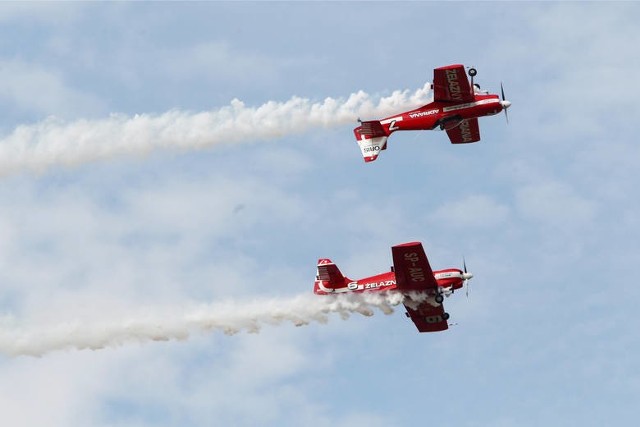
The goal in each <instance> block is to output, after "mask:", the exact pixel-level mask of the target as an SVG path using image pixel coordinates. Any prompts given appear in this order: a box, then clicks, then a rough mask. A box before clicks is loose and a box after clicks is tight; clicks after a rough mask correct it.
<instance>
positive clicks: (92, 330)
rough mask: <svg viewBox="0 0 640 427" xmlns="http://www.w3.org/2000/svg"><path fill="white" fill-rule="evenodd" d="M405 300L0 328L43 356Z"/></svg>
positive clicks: (312, 302) (373, 296)
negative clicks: (53, 352) (57, 351)
mask: <svg viewBox="0 0 640 427" xmlns="http://www.w3.org/2000/svg"><path fill="white" fill-rule="evenodd" d="M421 298H422V299H423V300H424V296H420V295H416V296H411V300H412V302H413V303H415V302H416V301H419V300H420V299H421ZM404 300H405V296H404V295H403V294H400V293H397V292H388V293H362V294H350V295H338V296H317V295H302V296H297V297H294V298H291V299H271V300H256V301H253V302H247V303H239V302H227V303H224V304H222V303H219V304H210V305H202V306H198V307H193V308H191V309H186V310H184V311H182V312H181V313H167V312H166V311H158V312H156V313H153V314H151V313H149V312H148V311H146V312H145V314H139V315H137V316H132V317H127V318H119V319H112V320H110V321H101V322H87V321H76V322H66V323H60V324H57V325H47V326H33V325H31V326H28V327H16V326H15V325H7V324H5V325H2V326H0V353H4V354H6V355H8V356H19V355H28V356H41V355H43V354H45V353H48V352H51V351H55V350H63V349H78V350H82V349H91V350H98V349H101V348H105V347H115V346H119V345H124V344H126V343H131V342H140V343H142V342H148V341H169V340H185V339H187V338H188V337H189V336H190V335H191V334H192V333H196V332H200V333H202V332H207V331H221V332H223V333H225V334H227V335H233V334H235V333H238V332H241V331H246V332H250V333H257V332H259V331H260V329H261V327H262V326H264V325H279V324H282V323H292V324H294V325H296V326H303V325H308V324H309V323H312V322H318V323H326V322H327V321H328V320H329V317H330V315H331V314H332V313H336V314H338V315H339V316H340V317H341V318H342V319H345V320H346V319H347V318H349V316H350V315H351V314H354V313H358V314H361V315H364V316H372V315H373V314H374V313H375V310H376V309H377V310H380V311H381V312H383V313H384V314H391V313H393V307H394V306H396V305H398V304H400V303H402V302H403V301H404ZM5 323H6V322H5Z"/></svg>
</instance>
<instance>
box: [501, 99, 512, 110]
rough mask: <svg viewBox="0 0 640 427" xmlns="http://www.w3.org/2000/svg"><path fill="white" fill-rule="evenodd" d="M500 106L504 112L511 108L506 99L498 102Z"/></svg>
mask: <svg viewBox="0 0 640 427" xmlns="http://www.w3.org/2000/svg"><path fill="white" fill-rule="evenodd" d="M500 104H502V108H503V109H505V110H506V109H507V108H509V107H511V102H509V101H507V100H506V99H505V100H504V101H500Z"/></svg>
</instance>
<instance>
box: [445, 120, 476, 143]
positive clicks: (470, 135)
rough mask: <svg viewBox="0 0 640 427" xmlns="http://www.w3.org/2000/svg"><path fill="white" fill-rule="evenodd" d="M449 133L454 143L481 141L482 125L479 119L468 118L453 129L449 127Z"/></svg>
mask: <svg viewBox="0 0 640 427" xmlns="http://www.w3.org/2000/svg"><path fill="white" fill-rule="evenodd" d="M447 135H449V139H450V140H451V143H452V144H466V143H469V142H477V141H480V126H478V119H467V120H463V121H462V122H460V124H459V125H458V126H456V127H454V128H452V129H447Z"/></svg>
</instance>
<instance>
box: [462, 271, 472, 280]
mask: <svg viewBox="0 0 640 427" xmlns="http://www.w3.org/2000/svg"><path fill="white" fill-rule="evenodd" d="M462 278H463V279H464V280H469V279H471V278H473V274H471V273H466V272H465V273H462Z"/></svg>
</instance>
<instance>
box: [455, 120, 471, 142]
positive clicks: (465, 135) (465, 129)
mask: <svg viewBox="0 0 640 427" xmlns="http://www.w3.org/2000/svg"><path fill="white" fill-rule="evenodd" d="M458 128H459V129H460V135H461V136H462V141H463V142H471V141H473V135H472V134H471V126H470V125H469V121H468V120H463V121H462V122H461V123H460V126H458Z"/></svg>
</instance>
